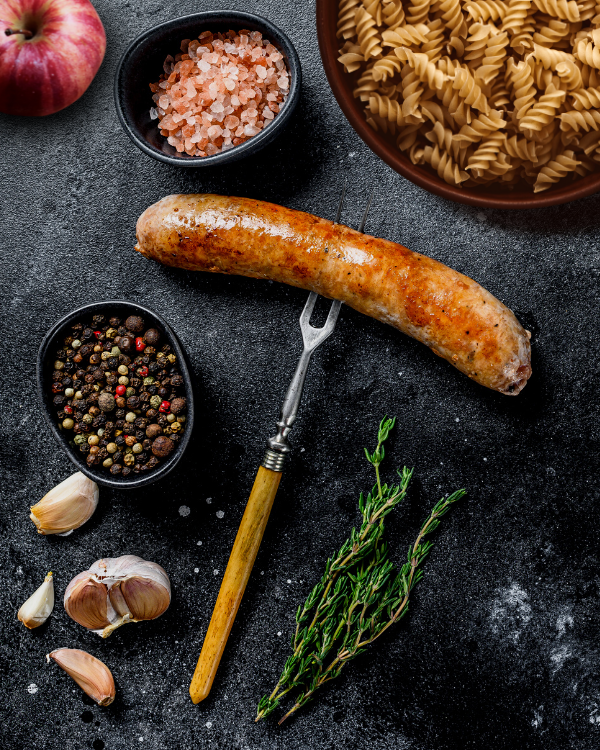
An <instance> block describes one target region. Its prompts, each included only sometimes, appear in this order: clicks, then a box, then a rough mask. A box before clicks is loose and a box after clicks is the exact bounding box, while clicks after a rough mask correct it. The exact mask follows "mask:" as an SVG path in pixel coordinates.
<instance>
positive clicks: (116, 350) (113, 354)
mask: <svg viewBox="0 0 600 750" xmlns="http://www.w3.org/2000/svg"><path fill="white" fill-rule="evenodd" d="M120 353H121V350H120V349H119V347H118V346H113V348H112V349H111V350H110V356H111V357H118V356H119V354H120Z"/></svg>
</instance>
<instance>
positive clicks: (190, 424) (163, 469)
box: [36, 300, 194, 490]
mask: <svg viewBox="0 0 600 750" xmlns="http://www.w3.org/2000/svg"><path fill="white" fill-rule="evenodd" d="M107 307H110V308H111V309H115V308H116V309H117V310H118V308H119V307H120V308H127V309H128V310H129V311H133V312H138V313H139V314H141V315H142V316H143V315H146V316H150V318H154V320H156V322H157V323H159V324H160V326H161V328H162V329H163V332H164V333H165V335H166V337H167V339H168V343H169V344H170V346H172V347H173V349H174V350H175V354H176V355H177V358H178V360H179V368H180V371H181V374H182V376H183V379H184V387H185V396H186V399H187V412H186V429H185V430H184V432H183V436H182V438H181V440H180V442H179V444H178V445H177V447H176V449H175V451H174V452H173V454H172V456H170V457H169V458H168V459H167V460H166V461H165V462H164V463H163V464H162V465H161V466H159V467H158V469H156V470H155V471H151V472H148V473H147V474H138V475H135V476H134V477H132V478H131V479H129V478H123V477H120V478H119V479H113V478H112V477H111V476H110V475H109V476H107V477H105V476H103V475H102V473H101V472H100V471H92V470H91V469H90V468H89V467H88V465H87V464H86V462H85V461H83V460H81V459H80V458H79V456H78V455H77V454H76V453H75V451H74V450H71V449H70V446H69V444H68V440H67V439H66V437H65V436H64V435H63V433H62V432H61V431H60V430H59V429H58V427H57V426H56V423H55V422H54V421H53V419H52V416H51V412H50V409H49V407H48V405H47V401H48V400H49V394H47V393H46V391H45V389H44V380H45V373H44V369H45V366H46V362H47V361H48V356H49V354H50V347H51V346H52V345H53V342H54V339H55V338H56V337H57V336H58V335H59V334H60V333H61V332H62V329H64V328H65V327H66V326H67V325H70V324H71V323H72V322H74V321H75V320H77V319H78V318H81V317H83V316H85V315H89V314H90V313H93V312H98V311H99V310H101V309H102V308H105V309H106V308H107ZM36 381H37V394H38V399H39V402H40V404H41V407H42V412H43V414H44V418H45V420H46V423H47V424H48V426H49V427H50V430H51V432H52V435H53V436H54V438H55V439H56V441H57V443H58V444H59V446H60V447H61V448H62V450H63V451H64V452H65V453H66V454H67V456H68V458H69V460H70V461H71V462H72V463H73V464H74V465H75V466H76V467H77V469H78V470H79V471H81V472H82V474H85V475H86V476H87V477H89V478H90V479H91V480H92V481H94V482H96V484H99V485H102V486H104V487H111V488H113V489H127V490H128V489H134V488H138V487H143V486H145V485H148V484H153V483H154V482H156V481H158V480H159V479H162V478H163V477H165V476H166V475H167V474H169V473H170V472H171V471H173V469H174V468H175V466H176V465H177V464H178V463H179V461H180V460H181V458H182V456H183V454H184V453H185V450H186V448H187V446H188V443H189V441H190V438H191V435H192V431H193V428H194V392H193V388H192V379H191V377H190V368H189V364H188V359H187V354H186V352H185V349H184V348H183V346H182V344H181V342H180V341H179V339H178V338H177V334H176V333H175V331H174V330H173V329H172V328H171V326H170V325H169V324H168V323H167V322H166V321H165V319H164V318H163V317H162V315H159V314H158V313H156V312H155V311H154V310H151V309H150V308H148V307H144V306H143V305H139V304H138V303H137V302H130V301H128V300H99V301H97V302H90V303H88V304H86V305H83V306H82V307H78V308H76V309H74V310H72V311H71V312H69V313H67V314H66V315H64V316H63V317H62V318H60V320H58V321H57V322H56V323H54V325H53V326H52V327H51V328H50V329H49V330H48V331H47V332H46V333H45V335H44V337H43V338H42V341H41V343H40V346H39V349H38V355H37V361H36Z"/></svg>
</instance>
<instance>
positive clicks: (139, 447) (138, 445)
mask: <svg viewBox="0 0 600 750" xmlns="http://www.w3.org/2000/svg"><path fill="white" fill-rule="evenodd" d="M131 450H132V451H133V452H134V453H141V452H142V451H143V450H144V447H143V446H142V444H141V443H135V444H134V445H133V446H132V447H131Z"/></svg>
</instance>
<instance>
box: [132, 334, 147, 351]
mask: <svg viewBox="0 0 600 750" xmlns="http://www.w3.org/2000/svg"><path fill="white" fill-rule="evenodd" d="M135 348H136V350H137V351H138V352H143V351H144V349H145V348H146V344H144V340H143V339H142V337H141V336H138V337H137V338H136V340H135Z"/></svg>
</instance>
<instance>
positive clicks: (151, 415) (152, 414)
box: [146, 409, 158, 419]
mask: <svg viewBox="0 0 600 750" xmlns="http://www.w3.org/2000/svg"><path fill="white" fill-rule="evenodd" d="M157 415H158V411H157V410H156V409H148V411H147V412H146V416H147V417H148V419H155V418H156V416H157Z"/></svg>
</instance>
